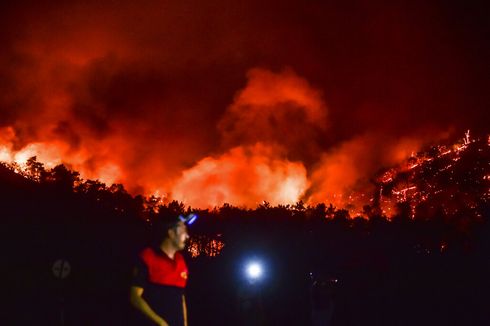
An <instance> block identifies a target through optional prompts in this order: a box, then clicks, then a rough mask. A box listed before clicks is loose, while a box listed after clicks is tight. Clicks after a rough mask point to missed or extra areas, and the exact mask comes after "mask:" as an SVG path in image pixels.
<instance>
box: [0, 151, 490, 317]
mask: <svg viewBox="0 0 490 326" xmlns="http://www.w3.org/2000/svg"><path fill="white" fill-rule="evenodd" d="M477 152H478V153H480V154H478V155H480V156H478V159H479V160H480V161H481V160H482V156H481V155H487V154H488V150H487V151H486V152H484V153H483V154H482V152H481V151H478V150H477ZM472 153H473V152H472ZM473 154H474V153H473ZM473 154H472V155H473ZM469 157H470V158H471V159H472V160H474V159H475V158H474V157H473V156H471V155H470V156H469ZM486 159H487V158H486V156H483V160H486ZM430 162H432V161H430ZM430 164H433V163H430ZM458 164H467V165H468V166H474V164H472V163H471V162H470V161H469V159H468V160H466V159H464V158H463V159H462V161H461V162H459V163H458ZM487 164H488V161H487ZM487 169H488V167H487ZM466 171H467V170H465V169H460V170H457V172H456V175H455V174H454V173H453V176H454V178H456V179H458V180H465V176H466V175H465V173H467V172H466ZM486 171H488V170H486ZM482 173H483V174H484V173H486V172H485V171H483V172H482ZM466 177H468V176H466ZM485 177H486V176H485V175H483V177H482V176H481V175H479V176H478V178H480V179H481V180H487V179H484V178H485ZM412 181H413V180H412ZM465 182H466V183H465V184H468V185H469V186H467V187H466V188H464V189H463V190H464V192H465V193H467V194H470V195H471V196H470V197H471V198H472V200H473V201H472V202H471V210H469V208H468V207H467V206H466V204H467V202H466V201H465V200H459V199H458V201H456V202H457V205H460V206H461V207H460V209H461V210H460V211H459V213H457V214H450V215H449V214H448V213H447V211H446V212H444V211H443V210H442V208H441V207H442V206H441V205H442V204H441V198H446V197H443V196H437V197H435V199H434V202H432V203H431V202H430V200H431V198H429V199H427V201H424V202H423V203H421V204H420V207H417V210H416V213H417V214H416V215H415V216H413V215H412V213H413V209H412V208H411V207H412V206H411V205H412V203H411V202H409V201H406V202H400V203H398V204H397V212H396V213H395V214H394V216H393V217H392V218H390V219H388V218H387V217H386V216H384V215H383V214H382V211H381V210H380V208H379V206H377V204H376V201H375V202H374V203H373V204H372V205H371V206H366V207H364V211H365V212H366V215H369V219H366V218H364V217H362V216H357V217H351V216H349V212H348V211H347V210H344V209H337V208H336V207H333V206H332V205H326V204H318V205H316V206H307V205H305V204H304V203H302V202H298V203H297V204H295V205H279V206H272V205H270V204H269V203H267V202H264V203H262V204H260V205H259V206H258V207H257V208H255V209H245V208H240V207H235V206H232V205H227V204H225V205H223V206H221V207H217V208H215V209H205V210H203V209H192V208H190V207H186V206H184V205H183V204H182V203H179V202H175V201H174V202H170V203H162V202H161V200H160V199H159V198H155V197H149V198H147V197H144V196H131V195H130V194H128V193H127V192H126V190H125V189H124V187H123V186H122V185H112V186H107V185H105V184H103V183H101V182H99V181H94V180H82V179H81V178H80V176H79V174H78V173H77V172H74V171H71V170H69V169H68V168H66V167H65V166H63V165H59V166H56V167H54V168H53V169H46V168H45V167H44V166H43V164H42V163H40V162H38V161H37V160H36V158H35V157H33V158H31V159H29V160H28V162H27V164H26V167H25V168H22V169H21V168H20V167H19V166H16V165H15V164H2V165H0V203H1V216H2V224H3V227H2V229H3V231H4V232H2V233H3V236H2V240H3V242H4V243H3V246H2V247H3V248H4V259H3V262H4V264H3V267H2V269H3V272H2V275H4V279H5V284H6V286H5V288H6V291H5V292H4V298H5V299H6V300H5V302H6V304H5V305H4V308H5V309H4V310H3V312H2V313H1V315H2V320H4V322H2V324H4V325H27V324H29V325H61V324H65V325H126V324H129V320H131V315H132V314H133V311H132V309H131V308H130V306H129V304H128V300H127V298H128V287H129V284H130V279H131V268H132V265H133V262H134V258H135V257H136V254H137V252H138V251H139V250H140V249H141V248H142V247H143V246H145V245H148V244H149V243H150V241H151V239H152V233H151V224H152V221H153V220H154V218H155V217H156V216H157V215H158V214H161V213H162V212H164V211H171V212H174V213H175V214H188V213H190V212H195V213H197V215H198V216H199V218H198V220H197V221H196V222H195V224H194V225H192V227H191V228H190V232H191V237H192V239H193V243H194V244H195V246H194V248H198V250H197V252H196V251H194V252H191V251H189V252H187V253H186V255H187V261H188V263H189V268H190V279H189V286H188V289H187V292H188V301H189V313H190V315H189V318H190V324H191V325H240V324H247V321H248V323H249V324H250V322H249V320H250V316H251V315H253V316H254V319H253V323H255V324H261V325H309V324H311V322H312V317H311V315H312V311H315V309H317V310H318V309H320V310H321V309H322V308H321V307H327V306H328V309H329V310H330V312H331V318H330V324H329V325H488V324H489V321H490V317H489V312H488V311H489V309H488V307H487V302H488V299H487V294H488V290H489V289H490V282H489V275H490V259H489V257H490V223H489V216H490V215H489V206H488V180H487V181H485V182H487V183H484V184H483V185H484V186H482V185H481V184H478V186H473V187H471V183H468V182H467V181H465ZM485 185H486V188H485ZM441 187H442V186H441ZM442 188H444V187H442ZM468 196H469V195H468ZM451 198H452V197H450V196H449V198H447V199H445V200H451ZM465 198H466V197H465ZM475 201H476V202H475ZM431 204H432V206H431ZM453 204H454V203H453ZM434 205H436V206H438V207H439V208H441V209H439V210H437V209H434V208H431V209H430V212H431V215H430V218H429V217H428V215H426V212H427V210H428V208H430V207H433V206H434ZM434 212H435V213H434ZM451 212H454V210H452V211H451ZM461 212H463V213H461ZM464 212H471V214H466V215H465V213H464ZM213 241H214V242H213ZM216 241H218V242H219V243H222V244H223V245H224V246H223V247H222V248H221V247H219V248H218V249H217V248H216V247H213V246H212V245H210V244H212V243H215V242H216ZM213 250H214V251H213ZM252 257H256V258H258V259H260V260H262V261H263V262H264V264H265V275H264V279H263V280H261V281H259V282H257V283H255V284H249V283H247V281H246V279H245V278H244V273H243V263H244V262H245V261H246V260H247V259H250V258H252ZM58 259H63V260H66V261H68V262H69V263H70V265H71V272H70V274H69V275H68V277H66V278H65V279H57V278H56V277H55V276H54V274H53V271H52V266H53V263H54V262H55V261H56V260H58ZM250 289H253V291H248V290H250ZM250 297H253V299H254V300H249V299H250ZM247 300H248V301H247ZM245 301H246V302H245ZM244 302H245V303H246V304H243V303H244ZM322 305H323V306H322ZM318 307H320V308H318ZM326 319H328V318H326ZM324 322H325V324H326V323H327V321H326V320H325V321H324Z"/></svg>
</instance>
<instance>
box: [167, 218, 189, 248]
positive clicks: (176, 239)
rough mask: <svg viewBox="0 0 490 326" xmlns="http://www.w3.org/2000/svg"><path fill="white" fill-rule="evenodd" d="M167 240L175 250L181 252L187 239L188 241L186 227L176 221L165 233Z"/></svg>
mask: <svg viewBox="0 0 490 326" xmlns="http://www.w3.org/2000/svg"><path fill="white" fill-rule="evenodd" d="M167 239H168V240H169V242H170V243H171V244H172V246H173V247H174V248H175V249H176V250H183V249H184V248H185V244H186V242H187V239H189V234H188V233H187V225H185V223H184V222H182V221H178V222H177V223H176V224H175V225H174V226H173V227H172V228H170V229H169V230H168V231H167Z"/></svg>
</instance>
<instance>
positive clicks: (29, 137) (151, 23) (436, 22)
mask: <svg viewBox="0 0 490 326" xmlns="http://www.w3.org/2000/svg"><path fill="white" fill-rule="evenodd" d="M465 6H466V7H465V11H464V12H465V14H464V15H462V14H460V12H461V8H460V7H459V6H455V5H454V4H451V3H447V4H446V3H445V4H429V3H426V4H417V5H414V4H403V3H397V2H396V1H395V2H392V3H390V4H389V5H387V4H386V3H384V2H376V1H374V2H373V1H369V3H367V2H365V1H354V2H353V3H352V4H350V5H341V4H334V3H329V2H317V1H313V2H306V3H305V2H304V1H286V2H284V1H272V2H270V3H269V4H267V5H266V4H264V3H263V2H262V1H247V3H246V4H240V5H238V4H232V3H228V2H226V1H211V2H208V1H206V2H202V1H186V2H184V3H180V2H179V3H166V2H165V3H162V2H161V1H152V0H150V1H144V3H139V4H137V5H136V4H134V3H133V2H128V1H122V2H118V4H117V5H116V4H100V3H97V2H93V1H69V2H66V3H63V4H42V3H40V2H33V1H20V2H15V3H10V2H9V1H6V2H2V5H1V6H0V24H1V25H0V26H1V27H2V28H1V29H0V41H1V42H2V49H3V50H2V53H1V54H0V160H2V161H5V162H8V163H14V162H16V163H17V164H19V165H23V164H25V163H26V162H27V160H28V159H29V158H31V157H33V156H36V158H37V160H38V161H39V162H41V163H43V164H44V166H45V167H46V168H48V169H50V168H53V167H55V166H56V165H58V164H61V163H63V164H64V165H65V166H67V167H68V168H69V169H72V170H74V171H79V173H80V175H81V177H82V178H83V179H97V180H100V181H101V182H103V183H106V184H108V185H110V184H113V183H118V184H124V187H125V188H126V189H127V191H128V192H129V193H131V194H132V195H137V194H143V195H144V196H151V195H155V196H157V197H161V198H162V199H163V201H164V202H170V201H172V200H178V201H182V202H185V203H186V204H187V205H191V206H193V207H199V208H207V207H215V206H220V205H223V204H224V203H230V204H232V205H237V206H245V207H249V208H251V207H256V206H257V205H258V204H260V203H261V202H262V201H264V200H265V201H267V202H269V203H271V204H272V205H288V204H289V205H292V204H295V203H296V202H298V201H303V202H305V203H307V204H308V205H315V204H317V203H329V202H332V203H333V204H334V205H335V206H337V207H347V208H348V209H349V210H350V211H351V214H357V213H358V212H359V211H361V210H362V206H363V205H364V204H365V203H368V204H369V202H370V200H371V199H373V198H372V196H371V194H372V193H373V192H374V191H375V190H376V183H373V182H372V180H371V179H372V178H373V176H374V175H375V174H376V173H377V172H378V171H379V170H380V169H384V168H388V167H393V166H397V165H398V164H400V163H401V162H404V160H406V159H407V158H408V157H410V155H411V153H412V152H414V153H416V152H419V151H420V150H421V149H422V148H424V146H426V145H427V144H432V143H437V142H438V141H442V140H444V139H448V138H451V137H453V136H454V135H455V134H460V133H462V132H463V131H464V130H465V129H466V128H471V130H472V131H474V132H475V133H477V134H479V135H483V134H484V133H487V132H488V130H487V128H488V126H487V125H486V123H485V121H486V119H482V117H483V116H484V115H485V112H486V111H485V110H486V109H487V108H488V103H489V102H488V99H489V98H488V92H487V87H486V85H487V82H488V76H489V75H490V74H489V73H487V71H485V69H484V68H482V67H487V66H488V65H486V64H485V63H486V60H487V58H488V42H487V37H486V36H487V33H486V31H488V20H487V19H486V16H485V15H483V14H482V13H484V12H486V11H485V10H482V8H480V7H479V6H478V5H469V4H467V5H465ZM384 189H385V190H384V191H386V189H387V187H386V185H385V187H384ZM397 191H402V189H398V190H397ZM359 194H361V195H359ZM362 194H364V197H362V198H360V199H356V196H362ZM383 203H384V202H383ZM383 205H384V206H383ZM383 205H381V206H383V207H384V208H382V209H383V210H385V211H386V214H389V211H390V209H391V210H392V209H393V208H392V207H391V208H390V207H389V203H384V204H383Z"/></svg>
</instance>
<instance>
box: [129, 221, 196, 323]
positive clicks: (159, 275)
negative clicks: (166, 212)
mask: <svg viewBox="0 0 490 326" xmlns="http://www.w3.org/2000/svg"><path fill="white" fill-rule="evenodd" d="M187 221H188V219H186V218H183V217H182V216H178V217H177V216H165V217H163V216H160V217H159V219H158V221H156V223H155V228H156V231H157V234H160V237H159V241H157V244H156V245H155V246H150V247H147V248H145V249H143V251H141V253H140V254H139V257H138V258H139V259H138V262H137V264H136V266H135V268H134V274H133V276H134V277H133V281H132V284H131V290H130V302H131V304H132V305H133V306H134V307H135V308H136V309H137V310H139V311H140V312H141V315H140V317H143V316H144V317H146V318H141V324H142V325H161V326H168V325H170V326H187V307H186V302H185V296H184V289H185V286H186V284H187V265H186V263H185V261H184V258H183V256H182V254H181V253H180V251H181V250H183V249H184V248H185V244H186V241H187V239H188V238H189V235H188V233H187V226H186V222H187ZM145 322H146V323H145Z"/></svg>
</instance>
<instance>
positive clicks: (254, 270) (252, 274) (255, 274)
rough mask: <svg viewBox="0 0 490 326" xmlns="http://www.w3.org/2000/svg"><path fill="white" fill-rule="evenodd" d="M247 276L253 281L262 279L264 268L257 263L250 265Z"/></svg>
mask: <svg viewBox="0 0 490 326" xmlns="http://www.w3.org/2000/svg"><path fill="white" fill-rule="evenodd" d="M247 275H248V277H249V278H250V279H253V280H255V279H258V278H260V277H261V276H262V266H261V265H260V264H259V263H255V262H254V263H250V264H248V266H247Z"/></svg>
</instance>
